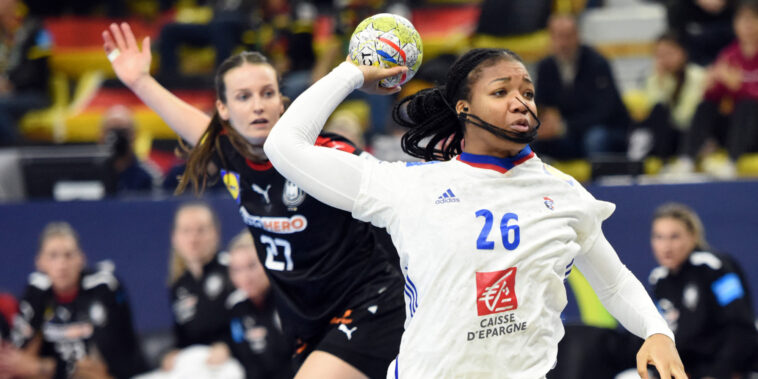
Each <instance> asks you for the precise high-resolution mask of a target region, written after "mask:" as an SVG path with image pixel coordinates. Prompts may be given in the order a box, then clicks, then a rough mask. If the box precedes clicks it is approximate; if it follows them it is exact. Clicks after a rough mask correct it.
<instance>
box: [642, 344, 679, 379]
mask: <svg viewBox="0 0 758 379" xmlns="http://www.w3.org/2000/svg"><path fill="white" fill-rule="evenodd" d="M648 364H652V365H653V366H655V368H656V370H658V374H659V375H660V377H661V378H662V379H670V378H672V377H673V378H675V379H687V374H686V373H685V372H684V365H683V364H682V359H681V358H679V353H678V352H677V351H676V346H674V341H672V340H671V338H669V337H668V336H665V335H663V334H653V335H652V336H650V337H648V338H647V339H646V340H645V343H643V344H642V347H641V348H640V351H639V352H637V373H638V374H640V378H642V379H648V376H647V365H648Z"/></svg>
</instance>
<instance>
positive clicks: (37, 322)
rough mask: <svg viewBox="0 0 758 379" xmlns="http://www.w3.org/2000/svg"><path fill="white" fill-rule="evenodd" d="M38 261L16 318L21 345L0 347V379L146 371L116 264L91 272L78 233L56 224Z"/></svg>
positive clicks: (15, 332) (103, 375)
mask: <svg viewBox="0 0 758 379" xmlns="http://www.w3.org/2000/svg"><path fill="white" fill-rule="evenodd" d="M35 263H36V266H37V272H34V273H32V274H31V275H30V276H29V284H28V286H27V288H26V291H25V293H24V295H23V297H22V299H21V302H20V306H19V308H20V313H19V315H18V317H16V318H15V320H14V325H13V327H14V329H13V339H14V342H15V344H16V346H18V348H17V347H11V346H3V347H2V348H0V349H2V352H0V377H2V376H4V375H7V376H9V377H14V378H15V377H21V378H27V377H35V378H36V377H43V378H61V379H63V378H69V377H72V376H74V377H81V378H109V377H115V378H130V377H132V376H134V375H135V374H138V373H140V372H142V371H144V370H146V368H147V367H146V364H145V361H144V357H143V356H142V353H141V351H140V348H139V343H138V341H137V335H136V333H135V331H134V328H133V324H132V319H131V310H130V306H129V300H128V298H127V295H126V291H125V290H124V288H123V287H122V286H121V284H120V283H119V281H118V279H116V277H115V276H114V273H113V265H112V264H111V263H110V262H104V263H102V264H100V265H99V266H98V267H97V268H96V269H95V270H90V269H86V268H85V263H86V261H85V257H84V253H83V252H82V251H81V249H80V248H79V242H78V236H77V234H76V232H75V231H74V229H73V228H72V227H71V226H70V225H69V224H68V223H65V222H53V223H50V224H48V225H47V226H46V227H45V229H44V230H43V231H42V235H41V237H40V247H39V252H38V253H37V258H36V262H35Z"/></svg>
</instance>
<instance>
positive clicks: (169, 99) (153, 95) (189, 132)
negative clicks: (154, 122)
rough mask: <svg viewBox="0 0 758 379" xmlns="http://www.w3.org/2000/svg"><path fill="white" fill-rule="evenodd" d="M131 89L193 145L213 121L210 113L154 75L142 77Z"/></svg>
mask: <svg viewBox="0 0 758 379" xmlns="http://www.w3.org/2000/svg"><path fill="white" fill-rule="evenodd" d="M130 89H131V90H132V92H134V94H135V95H137V97H139V98H140V100H142V101H143V102H144V103H145V105H147V106H148V107H150V109H152V110H153V111H155V113H157V114H158V116H160V117H161V118H162V119H163V121H165V122H166V123H167V124H168V126H169V127H171V129H172V130H174V131H175V132H176V133H177V134H179V136H181V137H182V138H183V139H184V140H186V141H187V142H189V143H190V144H192V145H195V144H196V143H197V142H198V141H199V140H200V136H202V135H203V132H204V131H205V129H206V128H207V127H208V124H209V123H210V121H211V118H210V117H209V116H208V115H206V114H205V113H203V112H202V111H201V110H199V109H197V108H195V107H193V106H192V105H190V104H188V103H187V102H185V101H184V100H182V99H180V98H178V97H176V95H174V94H173V93H171V92H169V91H168V90H167V89H166V88H165V87H163V86H162V85H160V83H158V82H157V81H156V80H155V78H153V77H152V76H145V77H143V78H141V79H140V80H138V81H137V82H136V83H134V85H133V86H132V87H131V88H130Z"/></svg>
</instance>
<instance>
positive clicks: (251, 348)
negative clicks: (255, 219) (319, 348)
mask: <svg viewBox="0 0 758 379" xmlns="http://www.w3.org/2000/svg"><path fill="white" fill-rule="evenodd" d="M228 251H229V276H230V277H231V279H232V282H234V286H235V287H237V290H236V291H234V292H232V294H231V295H229V298H228V299H227V302H226V305H227V307H228V308H229V310H230V317H231V322H230V324H229V327H230V330H229V332H230V339H229V346H230V347H231V352H232V355H234V357H235V358H237V360H238V361H239V362H240V363H241V364H242V365H243V366H244V367H245V374H246V376H247V378H248V379H284V378H291V377H292V376H293V372H292V366H291V365H290V361H291V358H292V354H293V346H292V344H291V343H289V342H288V341H287V340H285V337H284V335H283V334H282V329H281V328H282V327H281V322H280V321H279V316H278V315H277V312H276V310H275V308H274V301H273V298H272V295H271V292H270V291H269V290H270V288H271V283H270V282H269V280H268V277H267V276H266V272H265V271H264V270H263V265H262V264H261V262H260V260H259V259H258V253H257V252H256V250H255V243H254V242H253V237H252V236H251V235H250V232H248V231H247V230H243V231H242V233H240V234H238V235H237V236H236V237H234V239H233V240H232V241H231V242H229V249H228Z"/></svg>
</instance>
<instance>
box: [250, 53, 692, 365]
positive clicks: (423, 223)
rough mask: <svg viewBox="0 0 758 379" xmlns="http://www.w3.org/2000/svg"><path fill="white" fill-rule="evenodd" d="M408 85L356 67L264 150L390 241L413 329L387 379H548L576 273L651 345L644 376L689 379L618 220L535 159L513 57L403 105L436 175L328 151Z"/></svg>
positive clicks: (302, 103)
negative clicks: (362, 108) (340, 130)
mask: <svg viewBox="0 0 758 379" xmlns="http://www.w3.org/2000/svg"><path fill="white" fill-rule="evenodd" d="M397 69H398V68H397V67H396V68H393V69H380V68H376V67H367V66H356V65H354V64H352V63H350V62H345V63H342V64H341V65H340V66H338V67H337V68H336V69H334V70H333V71H332V72H331V73H330V74H329V75H327V76H326V77H324V78H323V79H321V80H320V81H318V82H317V83H316V84H314V85H313V86H312V87H311V88H310V89H308V90H307V91H306V92H305V93H303V94H302V95H300V97H298V99H297V100H296V101H295V102H294V103H293V104H292V105H291V107H290V108H289V109H288V110H287V112H285V114H284V115H283V116H282V118H281V119H280V120H279V123H278V124H277V125H276V126H275V127H274V129H273V130H272V131H271V133H270V135H269V137H268V140H267V141H266V143H265V144H264V150H265V152H266V155H267V156H268V157H269V159H270V160H271V161H272V163H273V164H274V167H276V169H277V170H279V172H281V173H282V174H283V175H284V176H286V177H287V178H289V179H290V180H292V181H293V182H295V183H297V184H298V185H299V186H301V187H302V188H303V189H304V190H305V191H306V192H308V193H309V194H311V195H313V196H315V197H316V198H318V199H320V200H321V201H323V202H325V203H327V204H330V205H332V206H334V207H337V208H340V209H344V210H346V211H350V212H352V214H353V216H354V217H356V218H357V219H359V220H364V221H370V222H372V223H373V224H374V225H377V226H381V227H386V228H387V230H388V231H389V233H390V235H391V236H392V240H393V242H394V244H395V247H396V248H397V250H398V253H399V255H400V265H401V269H402V270H403V274H404V276H405V289H406V290H405V296H406V323H405V332H404V334H403V337H402V341H401V344H400V353H399V355H398V357H397V358H396V359H395V360H394V361H393V362H392V364H391V365H390V366H389V368H388V372H387V377H390V378H397V377H400V378H413V379H417V378H462V377H466V378H474V377H475V378H543V377H545V375H546V373H547V372H548V371H549V370H550V369H551V368H552V367H553V364H554V362H555V359H556V352H557V345H558V341H559V340H560V339H561V337H562V336H563V326H562V324H561V320H560V313H561V310H562V309H563V308H564V306H565V305H566V291H565V287H564V284H563V282H564V280H565V277H566V275H567V274H568V272H569V271H570V269H571V267H572V266H573V265H576V266H577V267H579V268H580V269H581V270H582V272H583V273H584V274H585V276H586V277H587V279H588V280H589V282H590V283H591V284H592V287H593V288H594V289H595V291H596V292H597V294H598V295H599V297H600V299H601V300H602V301H603V304H604V305H605V306H606V307H607V308H608V310H609V311H611V313H612V314H613V315H614V316H615V317H616V318H617V319H618V320H619V321H621V323H622V324H623V325H624V326H625V327H626V328H627V329H629V330H630V331H632V332H633V333H634V334H636V335H638V336H640V337H642V338H645V339H646V341H645V343H644V344H643V346H642V348H641V349H640V351H639V354H638V355H637V364H638V371H639V372H640V375H642V376H643V377H647V373H646V370H647V369H646V366H647V364H649V363H650V364H653V365H655V366H656V368H657V370H658V372H659V373H660V374H661V376H662V377H663V378H670V377H671V376H673V377H675V378H679V379H684V378H686V376H685V374H684V369H683V367H682V363H681V360H680V359H679V356H678V354H677V351H676V348H675V346H674V341H673V334H672V333H671V331H670V330H669V328H668V327H667V326H666V323H665V321H664V320H663V318H662V317H661V316H660V315H659V314H658V312H657V311H656V308H655V306H654V305H653V303H652V301H651V300H650V298H649V297H648V295H647V293H646V292H645V290H644V288H643V287H642V285H641V284H640V283H639V281H638V280H637V279H636V278H635V277H634V276H633V275H632V273H631V272H630V271H629V270H628V269H626V267H625V266H624V265H622V263H621V262H620V261H619V259H618V256H617V255H616V253H615V251H614V250H613V248H612V247H611V245H610V244H609V243H608V241H607V240H606V239H605V237H604V236H603V234H602V231H601V224H602V221H603V220H604V219H605V218H607V217H608V216H610V214H611V213H612V212H613V209H614V206H613V204H610V203H606V202H602V201H598V200H595V199H594V198H593V197H592V196H591V195H590V194H589V193H588V192H587V191H586V190H585V189H584V188H582V186H581V185H579V183H577V182H576V181H575V180H573V179H572V178H571V177H569V176H567V175H565V174H562V173H560V172H559V171H557V170H556V169H554V168H552V167H550V166H548V165H546V164H544V163H543V162H542V161H541V160H540V159H539V158H538V157H537V156H536V155H535V154H534V153H533V152H532V151H531V149H530V148H529V145H528V144H529V142H531V141H532V140H534V137H535V136H536V133H537V127H538V125H539V121H538V119H537V117H536V114H535V113H536V107H535V104H534V86H533V84H532V80H531V79H530V76H529V73H528V72H527V70H526V68H525V66H524V65H523V63H522V62H521V60H520V58H519V57H518V56H517V55H516V54H514V53H513V52H511V51H508V50H504V49H475V50H472V51H470V52H468V53H466V54H465V55H463V56H462V57H461V58H459V59H458V61H457V62H456V63H455V64H454V65H453V66H452V67H451V68H450V70H449V72H448V74H447V81H446V85H445V86H443V87H439V88H434V89H428V90H424V91H421V92H419V93H418V94H416V95H414V96H411V97H410V98H406V99H404V100H403V101H401V102H400V103H399V105H398V106H397V107H396V109H395V111H394V114H393V116H394V117H395V119H396V120H397V121H398V122H400V123H401V124H403V125H405V126H407V127H409V128H410V130H409V131H408V132H407V133H406V134H405V135H404V137H403V140H402V142H403V148H404V150H405V151H406V152H407V153H409V154H411V155H414V156H417V157H420V158H424V159H426V160H427V161H429V162H427V163H422V164H418V163H416V164H406V163H403V162H396V163H387V162H370V161H365V160H361V159H358V158H357V157H353V156H350V155H348V154H342V153H339V152H335V151H332V150H330V149H323V148H320V147H314V141H315V140H316V138H317V136H318V135H319V132H320V130H321V128H322V126H323V125H324V122H325V121H326V119H327V117H328V116H329V114H330V113H331V112H332V111H333V110H334V108H335V107H336V106H337V105H338V104H339V103H340V102H341V101H342V100H343V99H344V98H345V97H346V96H347V95H348V94H350V92H352V91H353V90H354V89H357V88H362V89H363V90H366V91H370V92H378V93H389V92H393V91H397V90H399V89H397V88H396V89H392V90H388V89H382V88H379V87H378V86H377V83H378V80H380V79H383V78H385V77H388V76H391V75H397V74H398V70H397ZM464 139H465V141H464ZM464 142H465V143H464ZM440 146H442V147H440Z"/></svg>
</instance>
